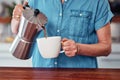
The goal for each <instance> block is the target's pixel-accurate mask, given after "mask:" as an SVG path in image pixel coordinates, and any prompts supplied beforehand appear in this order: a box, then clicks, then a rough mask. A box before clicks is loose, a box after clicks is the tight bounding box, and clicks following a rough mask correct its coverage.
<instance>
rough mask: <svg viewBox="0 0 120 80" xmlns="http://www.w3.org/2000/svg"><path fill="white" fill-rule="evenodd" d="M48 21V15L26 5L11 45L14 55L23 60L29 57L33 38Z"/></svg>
mask: <svg viewBox="0 0 120 80" xmlns="http://www.w3.org/2000/svg"><path fill="white" fill-rule="evenodd" d="M46 23H47V17H46V16H45V15H44V14H43V13H42V12H40V11H39V10H38V9H32V8H30V7H29V6H28V5H27V6H26V7H24V11H23V13H22V16H21V20H20V25H19V30H18V34H17V36H16V37H15V40H14V41H13V43H12V45H11V47H10V52H11V53H12V54H13V56H15V57H16V58H19V59H23V60H25V59H29V58H30V57H31V54H30V48H31V46H32V44H33V39H34V37H35V35H36V34H37V33H38V30H40V29H42V28H45V27H44V25H45V24H46Z"/></svg>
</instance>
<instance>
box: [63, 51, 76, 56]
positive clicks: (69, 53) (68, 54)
mask: <svg viewBox="0 0 120 80" xmlns="http://www.w3.org/2000/svg"><path fill="white" fill-rule="evenodd" d="M65 55H66V56H68V57H73V56H74V54H72V52H71V51H65Z"/></svg>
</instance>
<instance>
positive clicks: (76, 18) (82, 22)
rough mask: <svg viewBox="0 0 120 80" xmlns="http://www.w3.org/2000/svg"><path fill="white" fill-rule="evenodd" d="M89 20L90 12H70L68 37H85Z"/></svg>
mask: <svg viewBox="0 0 120 80" xmlns="http://www.w3.org/2000/svg"><path fill="white" fill-rule="evenodd" d="M91 18H92V12H90V11H83V10H71V14H70V31H69V35H72V36H78V37H86V36H87V34H88V29H89V28H88V27H89V24H90V20H91ZM72 26H75V27H74V28H72ZM77 27H79V28H77ZM75 28H77V29H75Z"/></svg>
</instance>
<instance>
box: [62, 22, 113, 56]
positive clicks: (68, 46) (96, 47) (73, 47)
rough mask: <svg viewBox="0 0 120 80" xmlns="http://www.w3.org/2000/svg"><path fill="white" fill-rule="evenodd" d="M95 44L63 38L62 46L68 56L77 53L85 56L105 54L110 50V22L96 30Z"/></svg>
mask: <svg viewBox="0 0 120 80" xmlns="http://www.w3.org/2000/svg"><path fill="white" fill-rule="evenodd" d="M97 36H98V43H97V44H81V43H75V42H74V41H73V40H69V39H63V40H62V42H63V44H62V46H63V50H64V51H65V54H66V55H67V56H69V57H72V56H75V54H76V53H77V54H78V55H85V56H93V57H96V56H107V55H109V53H110V52H111V33H110V24H109V23H108V24H107V25H105V26H104V27H102V28H101V29H99V30H98V31H97Z"/></svg>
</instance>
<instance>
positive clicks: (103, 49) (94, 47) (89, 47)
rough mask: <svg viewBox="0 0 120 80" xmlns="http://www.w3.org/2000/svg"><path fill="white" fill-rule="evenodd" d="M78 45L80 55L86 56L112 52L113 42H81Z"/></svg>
mask: <svg viewBox="0 0 120 80" xmlns="http://www.w3.org/2000/svg"><path fill="white" fill-rule="evenodd" d="M77 46H78V53H77V54H78V55H85V56H95V57H96V56H107V55H108V54H109V53H110V52H111V43H109V44H107V43H106V44H105V43H98V44H80V43H77Z"/></svg>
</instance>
